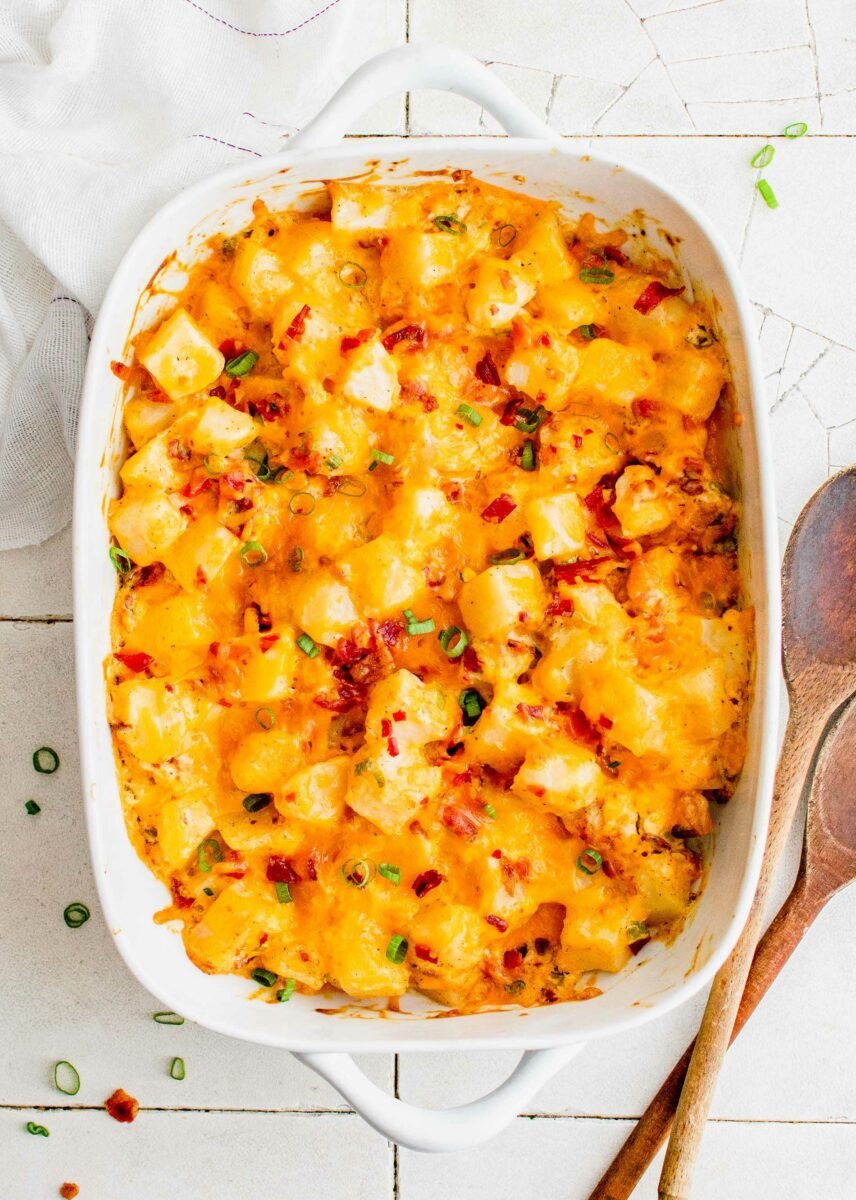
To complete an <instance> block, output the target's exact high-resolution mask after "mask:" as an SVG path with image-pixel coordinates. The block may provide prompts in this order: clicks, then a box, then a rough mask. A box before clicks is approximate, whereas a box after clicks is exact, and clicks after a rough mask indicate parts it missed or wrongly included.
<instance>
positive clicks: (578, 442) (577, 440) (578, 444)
mask: <svg viewBox="0 0 856 1200" xmlns="http://www.w3.org/2000/svg"><path fill="white" fill-rule="evenodd" d="M573 443H574V449H575V450H582V448H583V439H582V437H581V436H580V435H579V434H578V433H575V434H574V435H573Z"/></svg>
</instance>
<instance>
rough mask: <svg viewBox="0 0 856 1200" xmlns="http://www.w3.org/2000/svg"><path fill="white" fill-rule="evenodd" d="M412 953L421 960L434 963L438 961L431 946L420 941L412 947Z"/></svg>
mask: <svg viewBox="0 0 856 1200" xmlns="http://www.w3.org/2000/svg"><path fill="white" fill-rule="evenodd" d="M413 953H414V954H415V955H416V957H417V958H421V959H422V961H423V962H429V963H436V962H439V961H440V960H439V959H438V958H437V955H436V954H435V953H434V951H433V950H432V949H431V947H430V946H423V945H422V943H421V942H418V943H417V944H416V945H415V946H414V947H413Z"/></svg>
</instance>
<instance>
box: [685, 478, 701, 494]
mask: <svg viewBox="0 0 856 1200" xmlns="http://www.w3.org/2000/svg"><path fill="white" fill-rule="evenodd" d="M680 489H681V491H682V492H684V493H685V494H686V495H687V496H700V495H701V493H702V492H703V491H704V484H703V483H702V481H701V480H700V479H691V478H690V479H684V480H682V481H681V484H680Z"/></svg>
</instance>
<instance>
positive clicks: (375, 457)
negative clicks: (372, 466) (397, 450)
mask: <svg viewBox="0 0 856 1200" xmlns="http://www.w3.org/2000/svg"><path fill="white" fill-rule="evenodd" d="M372 462H374V463H383V465H384V466H385V467H391V466H392V464H393V463H394V462H395V455H394V454H387V452H386V451H385V450H372Z"/></svg>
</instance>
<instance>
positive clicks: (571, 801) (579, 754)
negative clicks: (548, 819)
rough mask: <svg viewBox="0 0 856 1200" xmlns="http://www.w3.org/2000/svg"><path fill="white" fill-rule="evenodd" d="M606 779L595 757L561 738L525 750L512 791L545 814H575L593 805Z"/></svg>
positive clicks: (583, 748) (576, 744)
mask: <svg viewBox="0 0 856 1200" xmlns="http://www.w3.org/2000/svg"><path fill="white" fill-rule="evenodd" d="M604 778H605V776H604V774H603V771H601V769H600V766H599V764H598V761H597V758H596V757H595V755H594V754H593V753H592V752H591V750H589V749H588V748H587V747H585V746H581V745H579V744H578V743H576V742H572V741H569V740H567V739H564V738H551V739H550V740H549V741H548V742H547V744H546V745H538V746H533V747H532V748H531V749H529V750H527V752H526V758H525V759H524V761H523V765H522V766H521V768H520V770H519V771H518V772H517V774H516V776H515V777H514V784H513V786H514V790H515V791H516V792H518V793H519V794H520V795H521V796H525V797H526V798H527V799H529V800H532V801H534V802H535V803H536V804H539V805H541V807H543V808H545V809H547V811H548V812H554V813H558V814H559V815H560V816H561V815H562V814H566V813H572V812H576V811H577V809H580V808H586V807H587V806H588V805H589V804H594V803H595V801H597V800H598V799H599V797H600V794H601V789H602V785H603V780H604Z"/></svg>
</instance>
